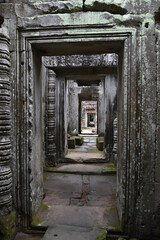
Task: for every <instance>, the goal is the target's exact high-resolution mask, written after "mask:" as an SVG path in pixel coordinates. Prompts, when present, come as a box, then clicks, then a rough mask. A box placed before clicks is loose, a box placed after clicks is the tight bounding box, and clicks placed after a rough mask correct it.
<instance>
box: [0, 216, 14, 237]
mask: <svg viewBox="0 0 160 240" xmlns="http://www.w3.org/2000/svg"><path fill="white" fill-rule="evenodd" d="M15 232H16V228H15V213H14V212H11V213H10V214H9V215H7V216H4V217H1V218H0V239H1V240H11V239H13V236H14V235H15Z"/></svg>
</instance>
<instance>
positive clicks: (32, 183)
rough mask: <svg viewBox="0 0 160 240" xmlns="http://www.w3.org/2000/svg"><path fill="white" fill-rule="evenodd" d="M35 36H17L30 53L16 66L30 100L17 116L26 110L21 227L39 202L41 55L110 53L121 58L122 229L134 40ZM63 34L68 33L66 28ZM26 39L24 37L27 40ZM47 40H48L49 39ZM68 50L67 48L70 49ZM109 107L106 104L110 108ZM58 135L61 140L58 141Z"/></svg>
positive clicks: (110, 35) (126, 205)
mask: <svg viewBox="0 0 160 240" xmlns="http://www.w3.org/2000/svg"><path fill="white" fill-rule="evenodd" d="M81 30H82V31H83V33H84V35H83V34H82V35H83V36H85V34H86V30H85V29H81ZM99 30H100V29H96V31H99ZM35 31H37V32H38V35H37V36H36V34H34V36H33V35H32V34H30V31H28V32H24V33H23V31H22V35H21V38H22V39H21V42H26V44H24V45H23V47H24V48H27V49H25V51H26V52H27V53H28V54H29V57H28V55H27V58H26V55H24V58H25V59H23V62H25V63H27V64H25V65H23V64H22V65H21V68H22V69H23V70H24V71H23V70H22V71H21V72H22V73H26V74H24V75H23V78H24V81H21V84H22V85H23V84H24V88H23V87H22V89H24V92H23V93H24V95H25V96H26V95H27V96H28V97H29V98H28V101H27V102H25V103H24V104H25V107H24V108H23V109H22V110H21V111H20V112H21V114H22V115H23V111H27V113H29V114H24V115H25V116H27V118H25V119H23V117H22V119H23V121H22V122H21V128H23V131H21V132H22V135H23V136H22V137H23V142H22V145H23V146H22V148H21V149H22V150H21V154H22V153H23V154H22V155H23V156H22V158H21V160H22V161H23V164H21V166H22V167H21V170H20V172H21V174H22V178H23V179H22V181H23V184H22V189H21V193H22V196H21V199H23V204H22V208H23V211H22V212H23V215H22V216H21V217H22V218H23V224H24V226H28V224H30V223H31V222H30V221H29V219H30V218H29V219H28V216H30V217H31V211H32V210H34V211H36V210H37V209H38V208H39V207H40V202H41V199H42V197H43V177H42V169H43V168H42V166H43V163H44V160H43V159H44V152H43V141H44V136H43V131H41V129H44V128H43V127H42V125H43V123H44V122H43V114H44V109H43V104H44V103H43V101H42V100H44V98H43V96H44V95H43V94H44V92H43V90H44V88H43V83H44V82H45V81H43V79H45V77H44V76H43V75H42V74H41V71H42V68H43V67H44V66H43V65H42V61H41V59H42V56H47V55H50V56H57V55H58V54H59V55H71V54H101V53H107V52H115V53H117V54H118V55H119V57H120V63H119V71H118V72H119V78H118V79H119V91H118V102H119V106H118V129H121V131H119V132H118V149H120V151H118V157H117V159H118V161H117V169H118V177H117V186H118V188H117V189H118V191H117V202H118V212H119V217H120V220H121V222H122V226H123V227H124V230H125V227H126V225H125V224H124V223H125V222H127V219H128V214H127V215H126V213H127V212H128V208H129V206H130V202H128V199H129V197H128V196H129V194H130V192H129V191H128V190H129V188H126V181H127V182H128V181H129V179H130V178H129V174H130V173H129V169H130V168H129V165H126V161H128V158H129V157H130V149H129V148H128V145H127V144H126V142H127V136H128V131H129V133H130V137H131V134H133V132H130V130H131V129H130V128H131V125H130V122H128V118H127V116H128V114H131V112H132V111H131V109H132V108H133V109H134V108H135V105H134V104H133V103H132V104H133V105H130V101H129V99H130V98H131V95H130V94H131V93H132V94H134V88H133V85H129V83H130V82H131V79H132V78H131V74H130V69H131V68H130V61H129V60H128V57H129V54H128V53H129V52H130V50H131V45H130V44H129V41H132V35H134V32H132V31H131V30H130V31H129V30H128V31H127V32H124V33H123V34H122V32H121V31H120V32H119V33H118V32H117V31H115V32H114V30H113V32H112V33H111V32H110V31H108V30H106V29H104V32H103V30H102V32H103V34H102V33H101V31H100V32H99V35H98V36H97V33H96V35H94V32H95V29H94V31H93V32H92V31H91V32H90V34H89V35H87V36H85V37H86V38H85V39H84V37H82V35H79V33H78V32H77V36H78V37H77V36H76V35H75V36H76V37H75V38H72V36H71V35H70V37H69V38H65V37H64V38H63V41H61V40H62V39H61V38H58V40H57V38H55V32H54V30H53V29H52V30H51V29H48V30H47V31H46V32H45V30H44V32H43V34H42V35H41V33H40V32H39V30H35ZM66 31H69V32H70V30H69V29H68V30H66ZM28 34H29V38H28V37H27V36H28ZM69 34H70V33H69ZM87 34H88V33H87ZM31 35H32V36H31ZM40 36H41V37H40ZM47 36H50V37H49V38H48V37H47ZM86 40H87V41H86ZM68 45H69V46H68ZM70 46H72V48H71V47H70ZM133 46H134V45H132V47H133ZM20 47H22V46H20ZM28 60H29V62H28ZM132 61H133V62H134V59H132ZM127 66H128V67H127ZM33 76H34V78H33ZM132 77H133V75H132ZM26 86H27V87H26ZM131 86H132V88H133V89H132V90H133V91H131ZM59 87H60V85H59ZM61 87H62V88H64V82H63V81H61ZM23 93H22V94H23ZM33 97H34V99H33ZM109 106H111V105H110V104H109ZM30 109H34V115H33V112H32V111H30ZM25 113H26V112H25ZM109 120H110V119H109ZM28 123H29V124H28ZM133 125H134V120H133V119H132V127H133ZM62 126H63V125H62ZM119 126H121V128H119ZM59 136H60V137H61V138H63V136H61V135H59ZM25 140H26V141H25ZM25 142H27V144H28V145H27V147H28V148H26V144H23V143H25ZM106 145H107V141H106ZM33 146H34V148H33ZM105 147H107V146H105ZM122 149H123V151H122ZM23 150H24V151H23ZM126 153H127V154H126ZM126 159H127V160H126ZM24 169H26V171H25V174H24V175H23V173H24ZM126 173H127V175H126ZM126 178H127V179H126ZM124 196H125V197H124ZM28 214H29V215H28Z"/></svg>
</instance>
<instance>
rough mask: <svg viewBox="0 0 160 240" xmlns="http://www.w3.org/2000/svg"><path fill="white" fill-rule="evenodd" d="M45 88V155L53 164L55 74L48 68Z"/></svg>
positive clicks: (54, 153) (54, 157) (54, 154)
mask: <svg viewBox="0 0 160 240" xmlns="http://www.w3.org/2000/svg"><path fill="white" fill-rule="evenodd" d="M47 90H48V94H47V128H46V130H47V136H46V137H47V138H46V141H47V142H46V155H47V165H54V164H55V159H56V105H55V101H56V96H55V95H56V74H55V73H54V71H53V70H51V69H48V89H47Z"/></svg>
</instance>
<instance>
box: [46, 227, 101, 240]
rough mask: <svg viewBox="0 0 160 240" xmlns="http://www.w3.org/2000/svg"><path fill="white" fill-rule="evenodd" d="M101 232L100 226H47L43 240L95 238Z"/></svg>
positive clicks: (92, 239)
mask: <svg viewBox="0 0 160 240" xmlns="http://www.w3.org/2000/svg"><path fill="white" fill-rule="evenodd" d="M101 232H102V229H101V228H99V229H98V228H85V227H83V228H82V227H75V226H64V225H63V226H62V225H60V226H59V225H56V226H53V227H49V228H48V230H47V232H46V233H45V236H44V237H43V240H54V239H55V240H96V239H97V237H98V236H99V234H100V233H101Z"/></svg>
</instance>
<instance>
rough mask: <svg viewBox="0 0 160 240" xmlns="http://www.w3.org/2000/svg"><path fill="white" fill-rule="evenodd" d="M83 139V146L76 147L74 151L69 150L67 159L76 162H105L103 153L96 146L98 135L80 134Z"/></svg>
mask: <svg viewBox="0 0 160 240" xmlns="http://www.w3.org/2000/svg"><path fill="white" fill-rule="evenodd" d="M79 136H81V137H83V144H82V145H81V146H78V145H76V146H75V148H74V149H68V154H67V155H66V156H65V158H66V159H72V160H75V162H91V161H93V160H94V161H95V162H97V161H98V162H101V161H103V160H104V161H105V156H104V153H103V151H99V150H98V149H97V146H96V139H97V135H88V134H80V135H79Z"/></svg>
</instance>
